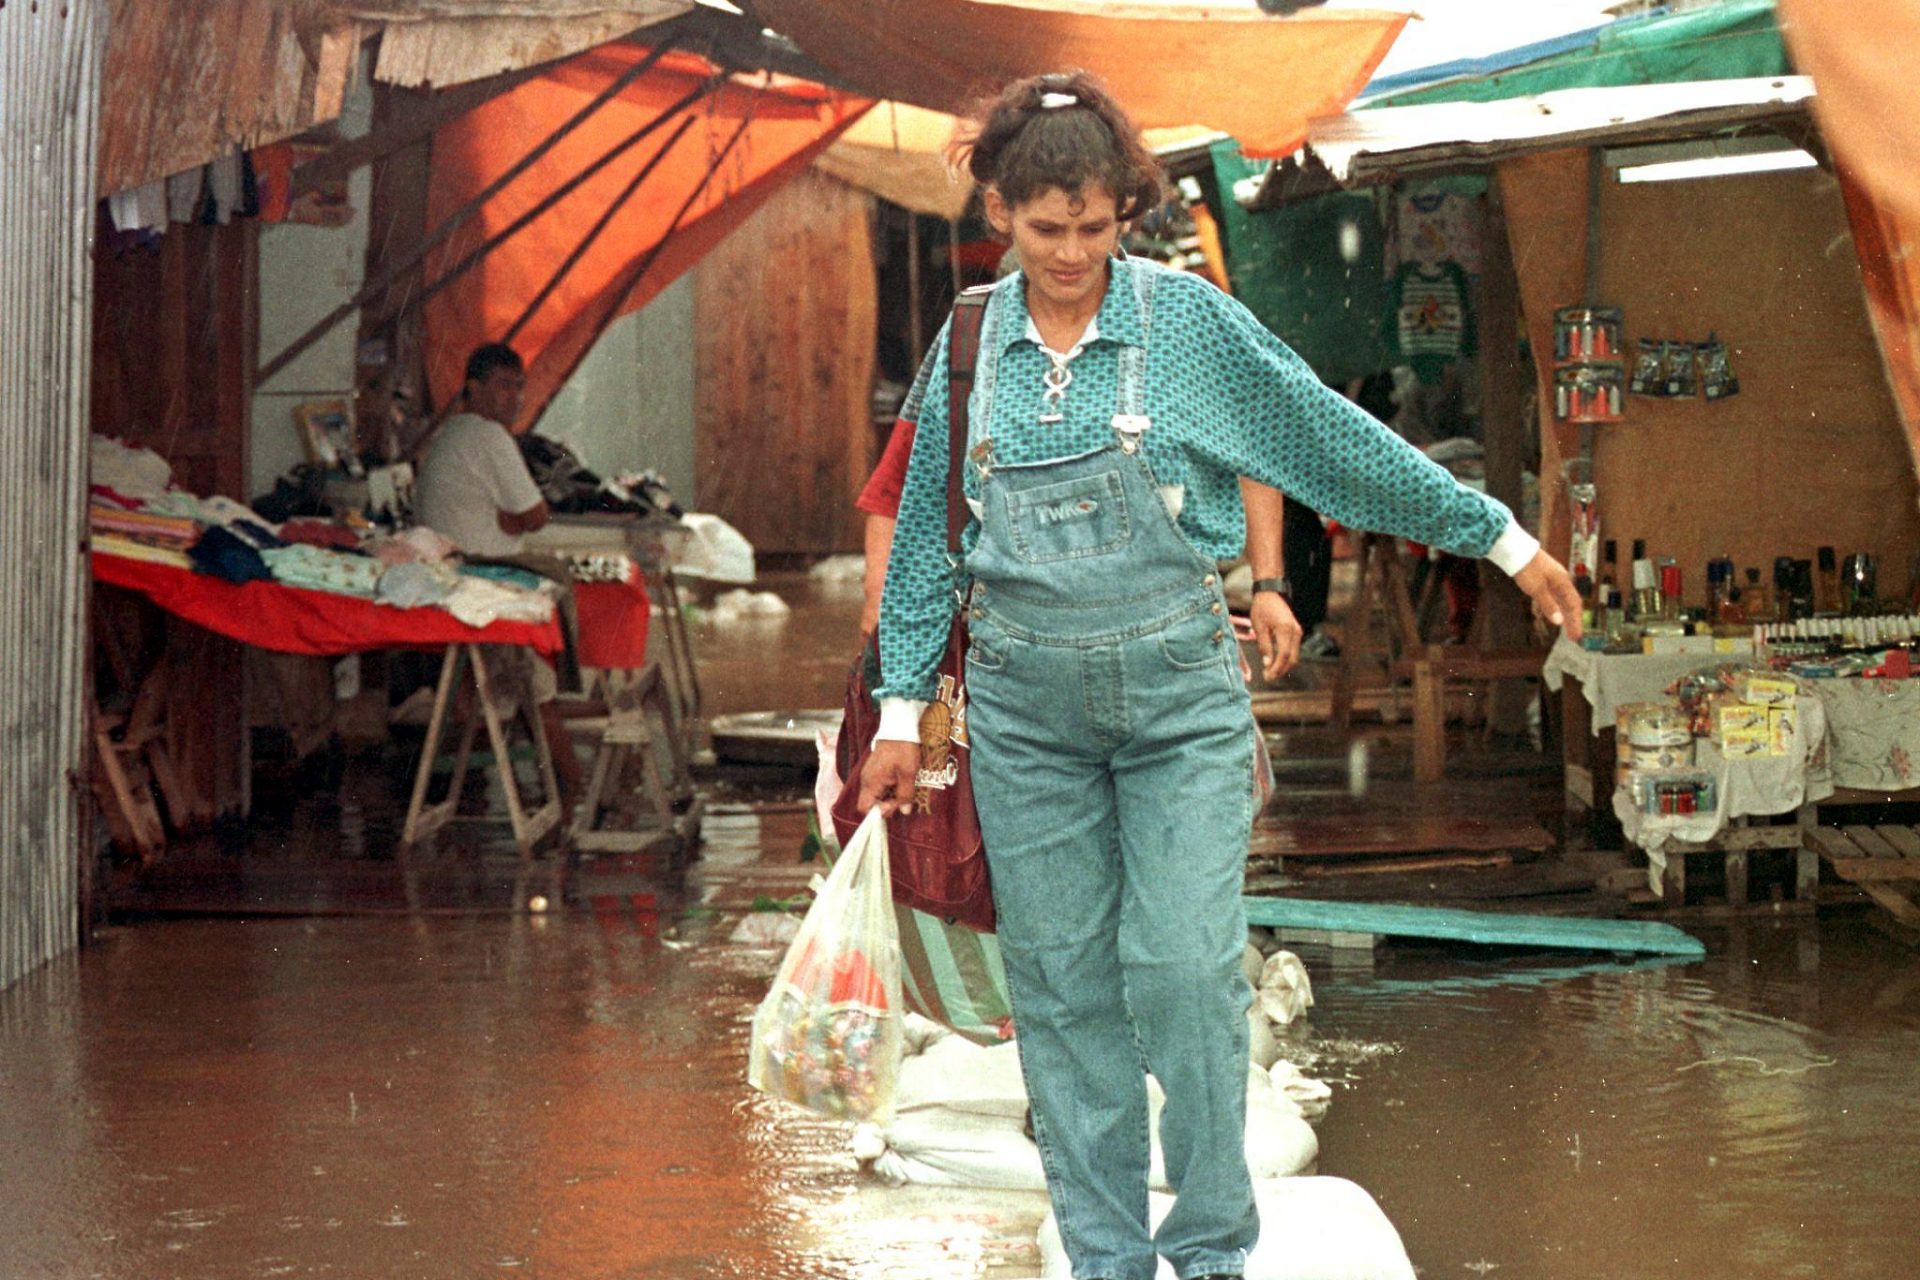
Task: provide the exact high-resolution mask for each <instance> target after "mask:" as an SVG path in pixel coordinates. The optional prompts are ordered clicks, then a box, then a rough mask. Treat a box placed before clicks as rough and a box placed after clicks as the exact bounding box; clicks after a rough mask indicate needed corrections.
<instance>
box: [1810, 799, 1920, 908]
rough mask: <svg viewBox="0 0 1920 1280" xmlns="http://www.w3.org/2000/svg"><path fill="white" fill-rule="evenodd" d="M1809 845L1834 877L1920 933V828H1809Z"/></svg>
mask: <svg viewBox="0 0 1920 1280" xmlns="http://www.w3.org/2000/svg"><path fill="white" fill-rule="evenodd" d="M1806 831H1807V841H1808V843H1809V844H1811V845H1812V846H1813V847H1814V848H1815V849H1816V850H1818V851H1819V855H1820V857H1821V858H1823V859H1825V860H1826V863H1827V865H1828V866H1830V867H1832V868H1833V873H1834V874H1835V875H1837V876H1839V877H1840V878H1841V879H1842V880H1845V881H1846V882H1847V883H1848V884H1851V885H1854V886H1856V887H1858V888H1859V889H1860V890H1861V892H1863V893H1865V894H1866V895H1867V896H1868V897H1869V898H1872V899H1873V900H1874V902H1876V903H1878V904H1879V905H1880V906H1881V907H1883V908H1885V910H1886V911H1887V913H1888V914H1889V915H1891V916H1892V917H1893V918H1894V919H1895V920H1897V921H1899V922H1900V923H1901V924H1903V925H1905V926H1907V927H1908V928H1909V929H1920V901H1917V900H1916V895H1917V894H1920V828H1915V827H1911V826H1907V825H1904V824H1901V823H1881V824H1879V825H1877V826H1866V825H1861V824H1856V825H1851V826H1845V827H1808V828H1807V829H1806Z"/></svg>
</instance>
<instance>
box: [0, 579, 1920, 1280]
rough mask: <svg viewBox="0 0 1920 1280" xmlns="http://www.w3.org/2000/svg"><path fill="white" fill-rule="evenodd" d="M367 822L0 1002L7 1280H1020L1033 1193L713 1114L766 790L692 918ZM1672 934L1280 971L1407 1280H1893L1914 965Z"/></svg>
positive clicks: (691, 884)
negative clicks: (1310, 998)
mask: <svg viewBox="0 0 1920 1280" xmlns="http://www.w3.org/2000/svg"><path fill="white" fill-rule="evenodd" d="M845 608H846V606H845V604H844V602H842V603H840V604H835V605H833V606H832V610H831V612H833V613H834V615H835V616H838V614H839V613H840V612H844V611H845ZM849 621H850V619H849ZM850 629H851V628H850V626H849V627H848V628H847V630H849V631H850ZM802 630H804V631H806V632H807V633H809V634H810V633H811V628H803V629H791V628H781V627H777V626H772V627H768V628H767V632H766V634H764V635H754V636H747V637H740V636H733V637H729V638H728V639H726V640H724V641H723V640H721V639H720V638H718V637H715V636H711V635H709V636H705V637H703V644H705V645H706V646H707V648H706V655H707V658H708V661H707V663H706V671H707V674H708V687H709V695H710V698H711V700H712V701H713V702H714V703H715V704H716V705H715V707H714V709H715V710H719V711H725V710H732V709H748V708H754V707H766V706H769V705H772V704H773V702H774V699H773V696H772V695H773V694H774V693H775V692H787V693H793V692H794V691H795V690H796V689H799V690H800V693H802V694H804V695H805V696H804V697H801V696H799V695H798V694H796V696H795V697H794V699H793V700H794V701H796V702H813V703H818V702H819V700H820V697H821V696H822V695H821V688H824V689H825V690H826V691H827V692H828V693H829V694H830V693H831V692H832V691H833V689H834V687H835V686H836V685H837V682H838V678H839V671H840V669H841V667H842V659H841V656H840V653H839V650H840V647H841V646H840V645H839V644H838V643H830V644H822V643H820V642H819V641H818V640H814V641H812V642H811V643H809V642H807V641H806V639H805V637H804V635H802V634H801V631H802ZM836 634H837V633H836ZM802 651H805V653H806V654H810V655H811V656H803V653H802ZM782 667H784V668H785V670H786V676H785V678H784V679H783V678H782V676H781V674H780V669H781V668H782ZM797 670H806V671H811V672H813V673H814V674H812V675H810V676H808V677H807V679H808V680H812V681H814V682H815V684H816V685H818V686H819V687H806V686H805V684H804V682H802V683H801V684H796V683H795V676H794V672H795V671H797ZM828 701H831V698H828ZM1290 767H1292V768H1294V769H1295V770H1296V771H1299V772H1302V773H1304V771H1305V768H1306V766H1305V763H1304V762H1301V761H1295V762H1291V766H1290ZM1382 767H1383V768H1389V767H1390V762H1386V763H1383V766H1382ZM375 772H376V774H377V770H376V771H375ZM1283 772H1284V770H1283ZM356 787H357V788H359V789H358V790H356ZM389 789H390V788H386V787H384V786H383V785H382V784H381V783H380V782H379V779H378V777H377V776H376V777H374V778H373V779H371V780H368V779H366V778H364V777H363V778H362V779H361V781H360V782H358V783H355V782H354V781H353V776H352V773H351V771H350V776H349V781H348V784H347V785H346V786H345V787H344V788H343V790H342V792H341V794H340V795H338V796H333V797H330V798H326V799H325V801H324V803H322V802H320V801H318V800H316V801H315V802H314V805H317V806H318V807H314V806H309V807H307V808H304V809H297V810H296V816H295V819H294V822H295V825H296V826H298V827H300V828H301V830H303V831H304V832H305V834H304V835H301V836H300V837H299V838H297V839H295V838H293V837H291V836H289V835H287V834H286V833H284V832H283V833H281V835H280V836H278V837H274V838H272V839H269V838H268V836H267V835H264V834H263V835H262V836H261V837H260V839H259V842H258V843H257V845H256V847H254V848H253V849H251V850H241V851H239V852H237V853H235V852H233V851H229V852H228V853H227V854H226V855H220V854H218V853H216V852H195V851H191V850H189V851H183V852H182V854H181V855H180V857H181V860H180V862H179V864H178V866H179V867H183V868H190V869H193V870H192V872H191V875H188V876H187V877H186V878H187V879H189V880H190V881H192V877H193V876H200V877H201V878H200V879H199V880H198V881H192V882H193V884H194V886H195V887H194V892H195V893H197V894H199V895H200V896H201V898H202V899H204V900H206V901H209V902H212V901H217V900H220V899H221V898H222V897H223V895H224V896H225V897H226V898H227V899H228V900H230V901H232V902H233V904H234V905H233V906H232V907H231V908H229V909H247V906H248V900H249V897H250V898H251V900H252V902H253V903H254V909H257V910H261V911H279V910H285V911H288V912H294V911H298V910H300V909H302V907H303V906H304V907H306V908H309V909H320V910H339V909H346V908H351V909H353V910H355V911H366V910H372V911H374V912H377V913H378V914H356V915H319V916H314V915H299V914H290V915H286V916H279V917H264V916H263V917H256V918H231V917H230V918H205V917H191V916H188V917H175V916H156V915H123V916H122V917H120V918H119V919H118V920H117V921H116V923H115V924H114V926H113V927H112V928H110V929H109V930H108V931H107V932H106V934H105V935H104V936H103V938H102V940H101V942H100V944H99V945H97V946H95V947H92V948H90V949H88V950H87V951H85V952H83V953H81V954H79V955H77V956H72V957H68V958H66V959H65V960H62V961H60V962H58V963H56V964H55V965H53V966H51V967H49V968H48V969H46V970H43V971H42V972H40V973H38V974H36V975H34V976H32V977H30V978H29V979H28V980H27V981H25V982H23V983H21V984H19V985H17V986H16V987H14V988H13V989H11V990H9V991H7V992H4V993H0V1169H4V1171H5V1186H4V1191H5V1194H0V1241H4V1242H5V1248H4V1254H0V1257H4V1261H3V1262H0V1275H3V1276H7V1277H12V1276H20V1277H23V1278H24V1277H32V1278H34V1280H39V1278H41V1277H47V1278H55V1280H65V1278H67V1277H76V1278H77V1277H94V1276H100V1277H112V1278H114V1280H118V1278H121V1277H128V1278H132V1277H139V1278H141V1280H147V1278H149V1277H151V1278H155V1280H165V1278H168V1277H181V1278H183V1280H184V1278H189V1277H190V1278H193V1280H223V1278H225V1277H236V1278H238V1277H267V1276H281V1275H285V1276H341V1277H376V1276H377V1277H389V1276H391V1277H423V1278H439V1277H472V1276H480V1275H493V1274H504V1275H529V1276H549V1277H564V1278H567V1280H576V1278H577V1280H597V1278H599V1277H607V1278H609V1280H611V1278H615V1277H621V1278H624V1277H661V1278H664V1280H681V1278H685V1280H707V1278H710V1277H711V1278H716V1280H717V1278H720V1277H729V1278H731V1277H741V1278H746V1280H801V1278H802V1277H806V1278H809V1280H811V1278H813V1277H829V1278H838V1277H848V1278H850V1280H882V1278H883V1277H884V1278H886V1280H893V1278H895V1277H899V1278H902V1280H921V1278H924V1280H960V1278H962V1277H966V1278H969V1280H971V1278H972V1277H987V1278H989V1280H1014V1278H1015V1277H1021V1276H1032V1275H1035V1274H1037V1273H1038V1270H1039V1266H1038V1257H1037V1255H1036V1254H1035V1252H1034V1251H1033V1248H1032V1233H1033V1227H1034V1225H1035V1224H1036V1223H1037V1221H1038V1219H1039V1217H1040V1215H1041V1213H1042V1212H1043V1209H1044V1206H1043V1205H1042V1204H1041V1203H1040V1199H1041V1198H1040V1197H1039V1196H1037V1195H1030V1194H1023V1193H992V1192H972V1191H953V1190H947V1189H929V1190H919V1191H915V1190H898V1191H896V1190H889V1189H887V1188H883V1187H879V1186H876V1185H874V1184H872V1183H871V1182H870V1181H868V1180H866V1179H864V1178H863V1177H862V1176H861V1175H860V1174H859V1172H858V1170H857V1169H856V1167H855V1164H854V1161H853V1159H852V1157H851V1156H850V1155H849V1154H848V1151H847V1143H846V1131H845V1129H844V1128H843V1127H841V1126H838V1125H834V1124H830V1123H827V1122H821V1121H815V1120H812V1119H810V1118H808V1117H806V1116H804V1115H801V1114H799V1113H797V1112H794V1111H791V1110H789V1109H787V1108H784V1107H782V1106H780V1105H778V1104H773V1103H769V1102H766V1101H763V1100H761V1099H759V1098H757V1097H756V1096H755V1095H753V1094H752V1093H751V1092H750V1091H749V1090H748V1089H747V1088H746V1086H745V1084H744V1083H743V1081H742V1070H743V1061H744V1046H745V1037H746V1032H747V1020H748V1019H749V1018H750V1016H751V1014H752V1011H753V1008H754V1006H755V1004H756V1003H757V1001H758V999H759V997H760V995H761V994H762V992H763V991H764V989H765V983H766V981H767V978H768V976H769V975H770V974H771V971H772V968H773V965H774V963H775V960H776V959H777V953H776V952H774V951H772V950H767V949H763V948H755V947H749V946H744V945H739V944H735V943H732V942H730V941H729V938H730V936H731V934H732V932H733V930H734V929H735V927H736V926H737V925H738V923H739V921H740V920H741V919H742V918H744V915H745V914H746V912H747V910H748V909H749V908H750V906H751V905H752V903H753V901H754V900H755V898H757V897H780V896H785V895H788V894H791V893H794V892H797V891H799V890H800V889H801V888H802V887H803V886H804V884H805V882H806V880H807V878H808V876H809V875H810V874H811V871H812V868H811V867H809V866H807V865H804V864H802V863H800V862H799V861H798V850H799V848H800V845H801V842H802V839H803V836H804V831H805V816H804V811H803V808H802V806H801V805H800V804H799V803H798V800H799V797H800V795H801V792H802V790H803V788H802V787H800V786H796V785H795V784H794V782H793V780H792V779H791V778H787V779H786V780H785V781H784V782H781V781H779V780H777V779H776V778H774V777H773V776H772V775H760V776H749V775H739V776H732V775H730V776H729V777H728V778H727V779H725V781H724V785H723V786H722V788H721V799H720V803H719V804H718V806H717V808H716V811H715V812H714V814H713V816H711V817H710V818H709V819H708V822H707V836H708V845H707V848H706V852H705V857H704V858H703V860H702V861H701V862H699V863H698V864H696V866H695V867H694V869H693V870H692V872H691V873H690V874H689V876H688V877H687V878H686V879H685V880H684V881H680V880H677V879H675V878H672V877H668V876H665V875H664V874H662V873H661V872H659V870H658V869H657V868H654V867H651V866H649V865H645V864H638V863H635V864H627V863H622V862H619V861H617V860H600V861H599V862H598V863H597V864H583V865H581V866H579V867H577V868H575V869H574V872H573V874H571V875H569V876H566V877H559V875H558V871H559V869H558V868H557V867H556V866H554V865H552V864H550V863H545V862H543V863H538V864H535V866H534V868H533V869H532V870H531V871H525V870H523V869H522V868H521V867H520V866H519V864H518V863H517V860H515V859H514V858H513V857H512V856H511V853H510V852H507V853H504V854H503V852H502V851H501V850H500V848H499V847H498V846H497V845H496V846H489V845H484V844H481V845H475V846H467V847H462V848H458V849H451V850H441V851H436V852H434V853H431V854H429V855H423V856H422V857H421V858H420V859H419V860H417V861H409V860H404V859H399V858H396V857H395V855H394V851H393V850H392V849H391V847H390V846H389V845H388V843H387V838H386V833H387V832H388V831H389V829H390V827H389V824H390V823H391V814H390V804H389V801H388V800H386V799H385V798H383V797H385V796H386V794H387V791H388V790H389ZM342 797H344V799H343V798H342ZM325 804H332V805H334V806H336V808H335V810H334V811H333V812H334V813H335V819H336V829H337V820H338V819H339V818H341V817H343V816H344V817H346V818H347V819H349V821H348V826H349V827H350V831H349V833H348V836H349V838H347V839H344V840H342V839H341V838H340V837H339V836H338V835H337V834H336V835H334V836H332V837H329V836H328V835H327V834H326V830H325V829H323V828H324V821H323V819H324V815H325V813H326V812H328V810H326V809H325ZM330 839H331V840H332V842H333V843H332V845H331V846H330V847H329V844H328V842H329V840H330ZM315 885H322V886H328V885H330V886H332V887H331V888H325V889H315V888H313V887H312V886H315ZM303 886H306V887H304V888H303ZM342 886H344V887H342ZM538 889H547V890H552V891H553V898H554V901H555V907H554V909H552V910H550V911H549V912H548V913H546V914H544V915H535V914H529V913H528V912H527V911H525V910H524V909H518V910H516V906H518V907H521V908H524V905H525V903H526V902H527V900H528V898H529V897H530V895H531V893H532V892H533V891H535V890H538ZM303 893H304V894H305V895H306V897H305V898H304V899H303V898H302V897H301V895H302V894H303ZM1697 931H1698V932H1699V933H1700V935H1701V936H1702V937H1703V938H1704V939H1705V940H1706V942H1707V944H1708V947H1709V956H1708V959H1707V960H1706V961H1704V962H1702V963H1697V964H1681V965H1653V964H1647V965H1640V966H1628V965H1622V964H1619V963H1616V962H1614V961H1612V960H1603V961H1591V960H1590V959H1588V958H1585V957H1580V956H1572V955H1565V954H1559V955H1543V954H1512V953H1499V954H1496V953H1491V952H1489V951H1487V950H1485V949H1477V948H1464V947H1463V948H1446V947H1438V946H1412V945H1400V944H1391V945H1384V946H1382V947H1381V948H1380V949H1379V950H1377V951H1373V952H1365V951H1341V952H1335V951H1330V950H1327V949H1325V948H1313V947H1302V948H1299V950H1300V951H1301V952H1302V954H1303V956H1304V958H1305V959H1306V961H1307V964H1308V968H1309V970H1310V972H1311V974H1312V977H1313V980H1314V984H1315V992H1316V995H1317V998H1318V1004H1317V1006H1316V1007H1315V1009H1314V1010H1313V1011H1312V1014H1311V1016H1310V1019H1309V1021H1308V1022H1307V1023H1306V1024H1305V1025H1304V1026H1302V1027H1300V1028H1299V1029H1298V1030H1297V1032H1296V1034H1295V1035H1294V1036H1293V1037H1292V1038H1291V1040H1290V1041H1289V1042H1288V1046H1287V1052H1288V1055H1289V1056H1291V1057H1293V1058H1295V1059H1296V1060H1297V1061H1299V1062H1300V1063H1301V1064H1302V1065H1303V1066H1304V1067H1305V1068H1306V1069H1307V1070H1308V1072H1309V1073H1310V1074H1314V1075H1318V1076H1320V1077H1321V1078H1324V1079H1326V1080H1328V1081H1330V1082H1332V1083H1333V1084H1334V1086H1335V1095H1334V1100H1333V1105H1332V1108H1331V1110H1330V1112H1329V1113H1328V1115H1327V1116H1326V1118H1325V1119H1324V1120H1323V1121H1322V1122H1321V1124H1320V1139H1321V1159H1320V1166H1319V1171H1320V1172H1322V1173H1328V1174H1336V1175H1339V1176H1342V1177H1347V1178H1351V1179H1353V1180H1354V1181H1356V1182H1358V1183H1360V1184H1361V1185H1362V1186H1364V1187H1365V1188H1367V1189H1368V1190H1369V1191H1370V1192H1372V1193H1373V1194H1374V1196H1376V1197H1377V1198H1378V1199H1379V1201H1380V1203H1381V1205H1382V1206H1383V1207H1384V1208H1385V1210H1386V1212H1387V1214H1388V1216H1389V1217H1390V1218H1391V1219H1392V1220H1393V1221H1394V1223H1395V1224H1396V1226H1397V1227H1398V1228H1399V1230H1400V1232H1401V1234H1402V1236H1403V1238H1404V1239H1405V1241H1406V1243H1407V1246H1408V1249H1409V1252H1410V1253H1411V1255H1412V1257H1413V1259H1414V1261H1415V1263H1416V1264H1417V1266H1418V1267H1419V1268H1420V1269H1421V1271H1422V1273H1423V1274H1424V1275H1425V1276H1427V1277H1442V1276H1462V1275H1479V1276H1482V1277H1484V1276H1487V1275H1493V1276H1495V1280H1531V1278H1540V1280H1562V1278H1572V1277H1583V1278H1584V1277H1591V1278H1594V1280H1645V1278H1647V1277H1674V1278H1676V1280H1678V1278H1685V1280H1734V1278H1735V1277H1749V1276H1755V1275H1765V1276H1776V1277H1793V1276H1819V1277H1823V1278H1824V1277H1872V1278H1875V1280H1879V1278H1882V1277H1884V1278H1887V1280H1903V1278H1905V1277H1910V1276H1913V1275H1916V1274H1920V1263H1917V1262H1916V1261H1915V1259H1916V1258H1917V1257H1920V1223H1916V1216H1915V1213H1914V1207H1915V1206H1916V1205H1917V1204H1920V1144H1916V1143H1915V1141H1914V1135H1915V1134H1916V1133H1920V1091H1916V1089H1915V1087H1914V1082H1915V1078H1916V1075H1915V1072H1916V1063H1917V1062H1920V963H1916V958H1915V956H1914V954H1913V953H1912V952H1911V951H1908V950H1906V949H1905V948H1903V947H1901V946H1900V945H1898V944H1896V943H1894V942H1892V941H1890V940H1888V939H1886V938H1884V937H1883V936H1881V935H1880V934H1879V933H1877V932H1876V931H1875V930H1874V929H1872V928H1871V927H1869V923H1868V917H1867V916H1866V915H1865V914H1864V913H1862V912H1859V911H1843V912H1829V913H1827V914H1824V915H1823V916H1821V917H1820V918H1819V919H1817V920H1813V919H1792V920H1760V921H1755V922H1750V923H1741V924H1738V925H1719V926H1712V927H1702V928H1699V929H1698V930H1697Z"/></svg>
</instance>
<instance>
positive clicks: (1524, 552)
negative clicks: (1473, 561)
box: [1487, 516, 1540, 578]
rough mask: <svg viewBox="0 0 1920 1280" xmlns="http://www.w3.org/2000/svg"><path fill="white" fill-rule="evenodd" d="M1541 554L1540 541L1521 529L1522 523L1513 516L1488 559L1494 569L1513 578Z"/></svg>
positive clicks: (1496, 540) (1492, 548)
mask: <svg viewBox="0 0 1920 1280" xmlns="http://www.w3.org/2000/svg"><path fill="white" fill-rule="evenodd" d="M1539 553H1540V539H1538V538H1536V537H1534V536H1533V535H1532V534H1530V533H1528V532H1527V531H1526V530H1525V529H1522V528H1521V527H1520V522H1519V521H1518V520H1515V519H1514V518H1513V517H1512V516H1509V517H1507V527H1506V528H1505V529H1504V530H1502V531H1501V534H1500V536H1499V537H1497V538H1495V539H1494V540H1493V546H1492V547H1491V548H1490V549H1489V550H1488V551H1487V559H1489V560H1491V561H1493V563H1494V567H1496V568H1498V569H1499V570H1500V571H1501V572H1503V573H1505V574H1506V575H1507V576H1508V577H1510V578H1511V577H1513V576H1514V575H1515V574H1517V573H1519V572H1520V571H1521V570H1522V569H1524V568H1526V567H1527V565H1529V564H1530V563H1532V561H1533V558H1534V556H1536V555H1538V554H1539Z"/></svg>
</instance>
